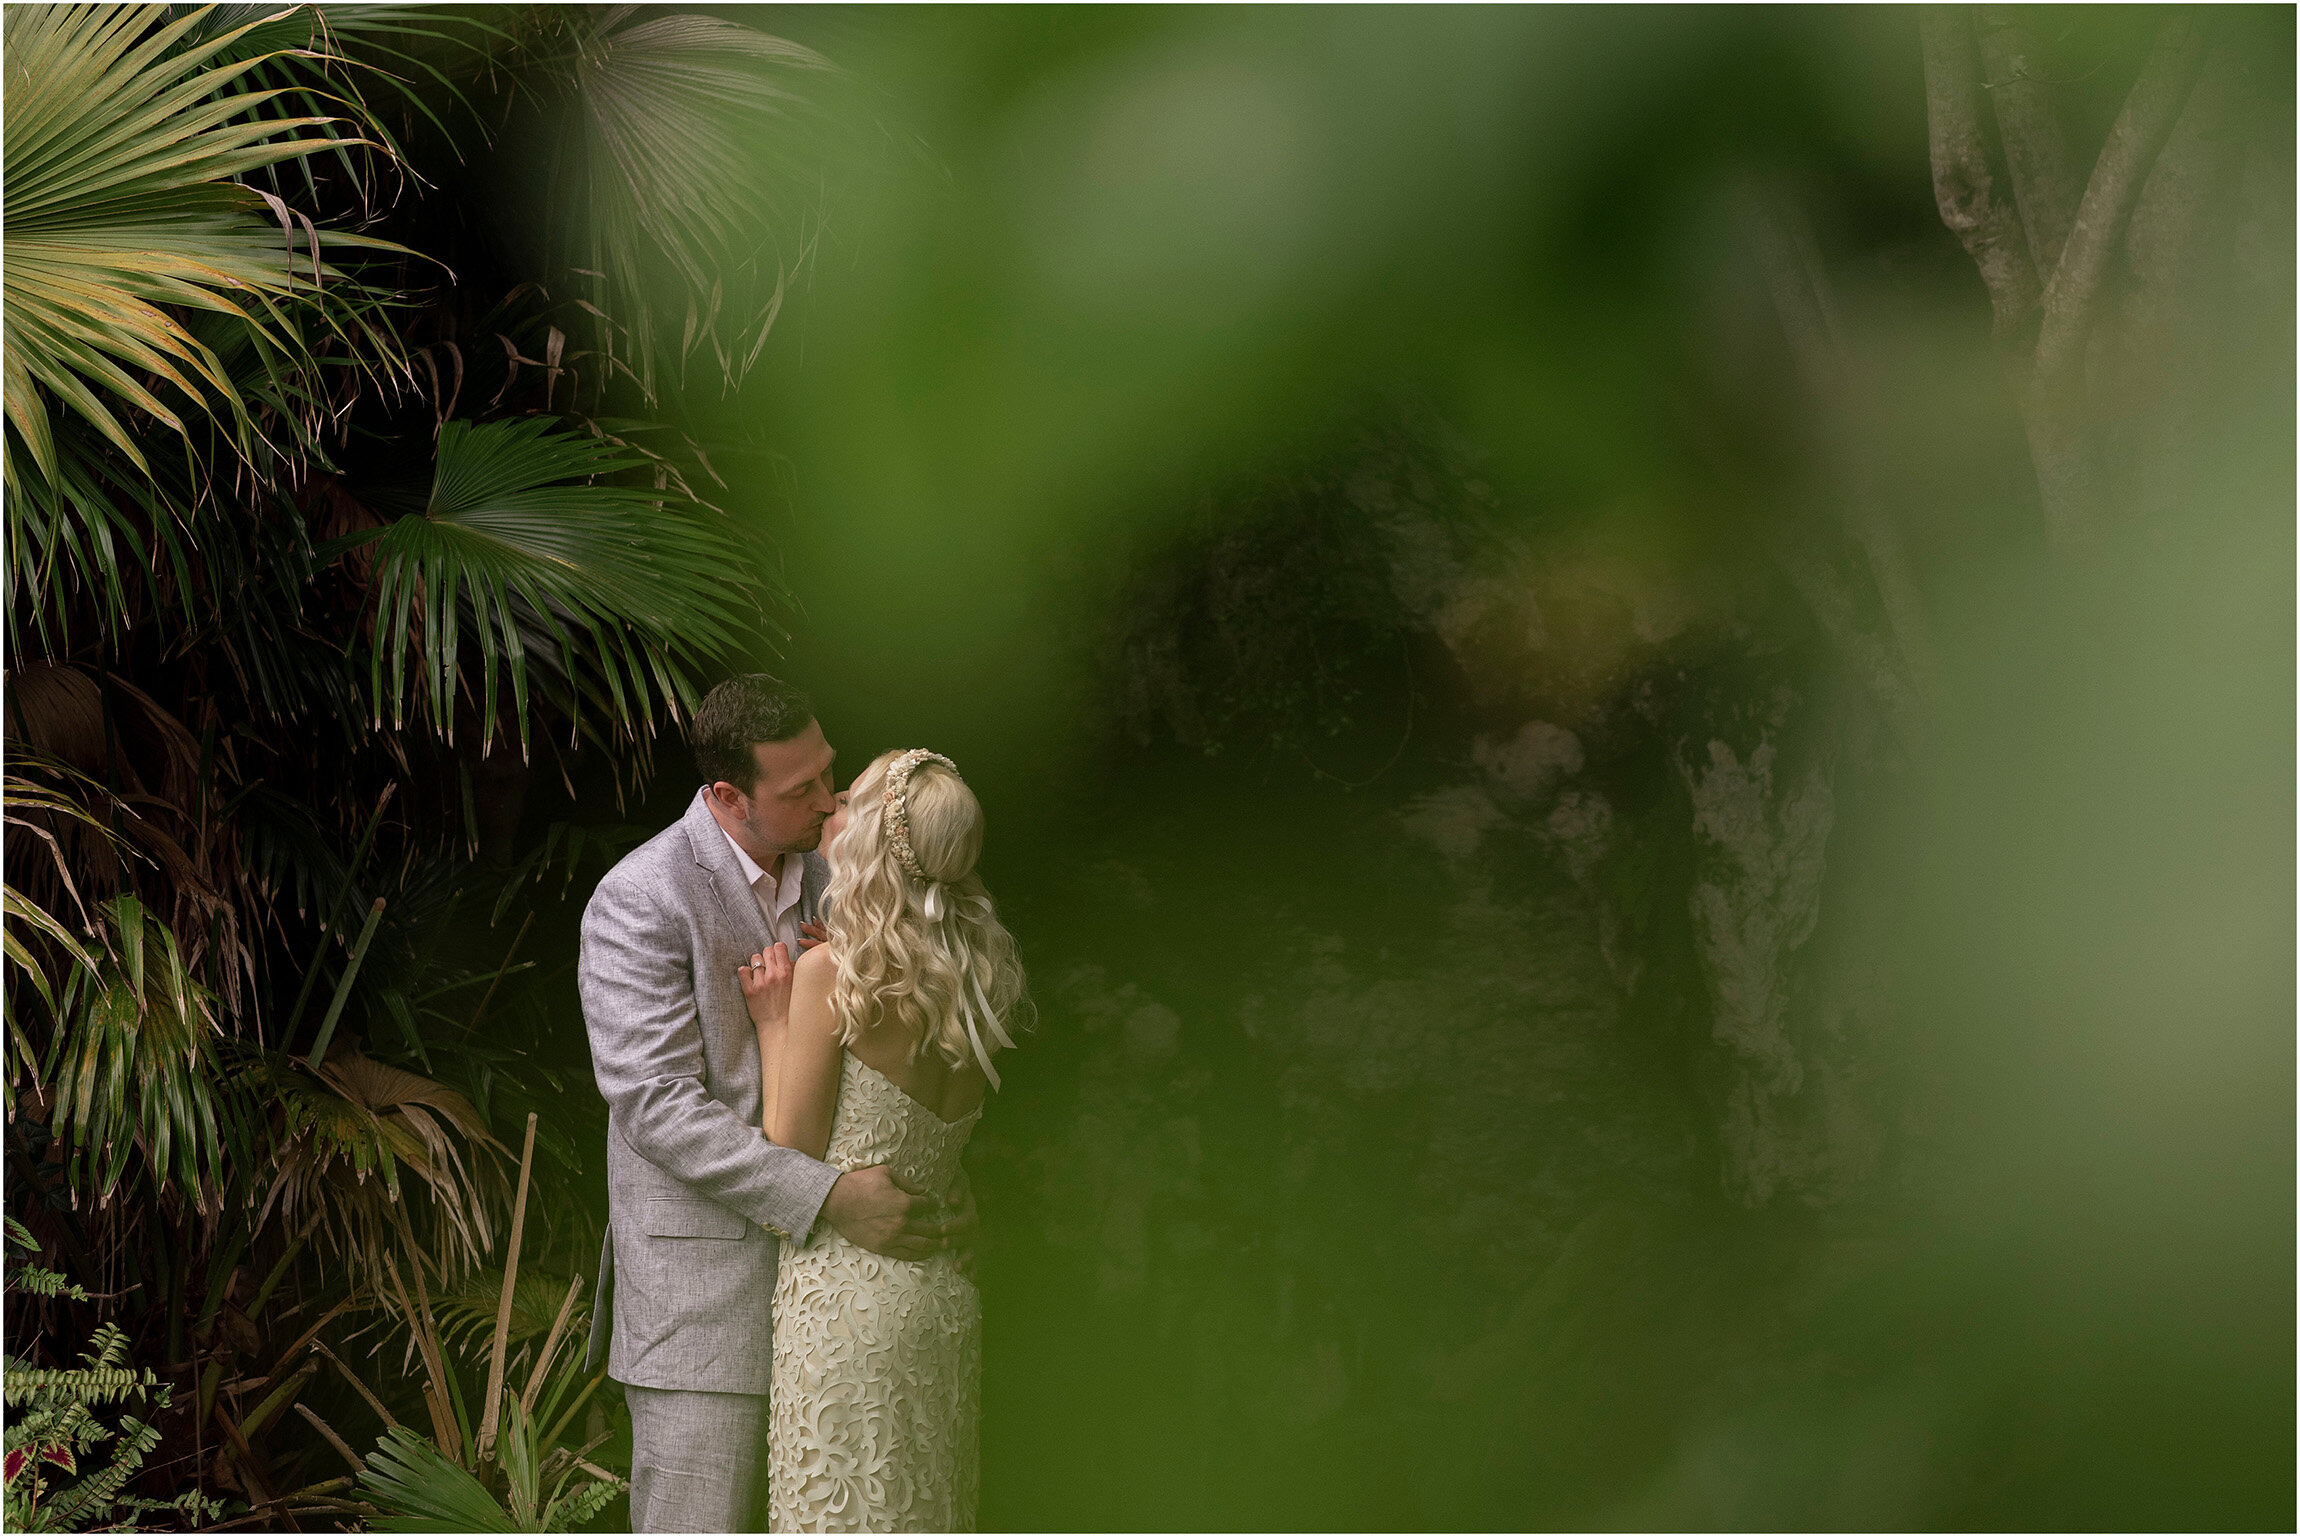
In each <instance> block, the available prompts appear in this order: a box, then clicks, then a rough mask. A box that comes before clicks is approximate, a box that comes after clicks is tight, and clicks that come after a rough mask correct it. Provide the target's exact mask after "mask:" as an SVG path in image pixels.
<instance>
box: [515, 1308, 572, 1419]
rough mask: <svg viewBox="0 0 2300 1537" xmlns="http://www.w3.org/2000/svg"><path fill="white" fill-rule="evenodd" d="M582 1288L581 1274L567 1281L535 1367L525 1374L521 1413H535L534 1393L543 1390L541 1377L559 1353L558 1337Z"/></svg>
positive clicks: (520, 1403)
mask: <svg viewBox="0 0 2300 1537" xmlns="http://www.w3.org/2000/svg"><path fill="white" fill-rule="evenodd" d="M582 1290H583V1278H582V1277H581V1276H576V1277H574V1278H573V1279H572V1280H570V1281H569V1282H568V1283H567V1296H566V1298H565V1300H563V1301H562V1302H561V1303H560V1304H559V1316H558V1317H557V1318H554V1319H552V1320H551V1332H550V1333H549V1334H547V1335H545V1336H544V1338H543V1350H542V1352H541V1354H539V1355H537V1356H536V1357H535V1369H534V1370H533V1371H531V1372H529V1373H528V1374H527V1391H525V1392H524V1393H521V1394H520V1395H519V1408H520V1410H521V1411H522V1412H523V1413H526V1414H528V1415H533V1414H534V1413H535V1398H536V1395H537V1394H539V1393H541V1392H542V1391H543V1379H544V1377H545V1376H546V1375H547V1374H548V1373H549V1372H550V1370H551V1361H552V1358H553V1357H554V1356H556V1355H558V1353H559V1338H560V1336H561V1335H563V1334H565V1333H566V1332H567V1320H568V1318H569V1317H571V1316H572V1315H573V1314H574V1312H575V1298H576V1296H577V1294H579V1293H580V1292H581V1291H582Z"/></svg>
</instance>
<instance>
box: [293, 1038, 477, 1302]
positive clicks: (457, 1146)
mask: <svg viewBox="0 0 2300 1537" xmlns="http://www.w3.org/2000/svg"><path fill="white" fill-rule="evenodd" d="M260 1071H261V1075H262V1092H263V1093H264V1094H265V1096H266V1098H267V1099H268V1100H269V1101H270V1102H271V1103H272V1104H274V1105H275V1106H276V1107H277V1113H278V1126H277V1130H276V1136H277V1143H276V1150H275V1157H274V1160H273V1169H274V1172H273V1176H272V1183H271V1187H270V1189H269V1190H268V1191H267V1192H265V1195H264V1202H263V1208H262V1211H261V1212H260V1213H259V1215H258V1217H257V1223H258V1225H259V1226H260V1225H261V1224H262V1223H263V1222H265V1221H268V1220H269V1219H270V1217H271V1216H272V1214H273V1213H274V1212H277V1213H278V1214H279V1215H280V1217H281V1219H282V1221H283V1222H284V1223H285V1224H286V1225H287V1226H288V1227H289V1228H291V1229H293V1230H295V1231H299V1232H300V1231H303V1230H305V1228H306V1227H307V1226H314V1228H315V1236H316V1237H317V1238H318V1239H319V1241H320V1242H321V1243H322V1245H323V1246H325V1247H326V1248H327V1249H329V1250H331V1251H332V1252H335V1253H337V1254H340V1255H342V1256H344V1257H345V1258H347V1259H349V1260H350V1261H351V1262H352V1263H353V1264H354V1265H356V1266H359V1267H360V1268H362V1269H363V1270H366V1271H370V1272H374V1273H377V1274H380V1266H381V1263H382V1258H383V1256H384V1255H385V1254H386V1253H387V1252H389V1250H390V1247H391V1243H392V1241H393V1237H394V1235H396V1234H398V1233H400V1232H401V1231H402V1230H403V1224H405V1223H406V1222H407V1221H408V1220H409V1218H408V1214H407V1207H406V1205H405V1204H404V1202H405V1196H406V1194H407V1193H408V1184H407V1181H406V1180H404V1179H403V1178H402V1176H403V1175H407V1174H412V1175H413V1176H415V1182H416V1188H419V1189H421V1190H422V1191H424V1192H425V1193H426V1194H427V1195H428V1197H429V1201H428V1205H429V1207H430V1212H431V1215H432V1218H433V1222H434V1227H435V1232H434V1233H433V1234H432V1236H431V1238H430V1240H429V1243H428V1248H429V1252H430V1253H431V1254H432V1255H433V1256H434V1257H435V1258H436V1259H437V1260H438V1262H439V1263H440V1266H441V1268H442V1269H443V1270H444V1271H446V1272H448V1273H450V1274H453V1273H457V1272H460V1271H461V1270H463V1269H465V1268H467V1267H469V1266H471V1265H474V1264H476V1263H477V1262H478V1260H479V1257H480V1255H481V1254H482V1253H483V1252H485V1251H486V1250H487V1249H488V1248H489V1247H491V1246H492V1244H493V1242H494V1236H493V1235H494V1228H495V1223H496V1220H497V1218H498V1216H499V1213H500V1209H501V1207H502V1206H503V1205H504V1204H505V1202H506V1198H507V1189H506V1181H505V1179H504V1175H503V1171H502V1167H501V1158H502V1155H503V1147H502V1144H500V1143H498V1142H497V1141H496V1140H495V1138H494V1137H493V1136H492V1135H490V1134H489V1132H488V1130H487V1126H486V1123H485V1122H484V1121H483V1120H482V1119H481V1118H480V1115H479V1112H478V1111H477V1110H476V1109H475V1108H473V1106H472V1104H471V1102H470V1101H469V1100H468V1099H466V1098H464V1097H463V1096H462V1095H461V1094H458V1093H456V1092H455V1091H454V1090H452V1089H449V1088H446V1087H444V1086H442V1085H440V1084H438V1083H435V1082H433V1081H432V1080H430V1079H428V1078H424V1077H421V1076H419V1075H417V1074H414V1073H408V1072H402V1071H400V1070H399V1069H398V1068H395V1067H388V1066H386V1065H384V1064H383V1063H380V1062H377V1061H374V1060H373V1059H371V1058H369V1057H367V1056H365V1055H364V1054H363V1053H362V1052H361V1051H360V1049H359V1043H358V1042H357V1041H356V1040H351V1039H339V1041H338V1043H337V1044H336V1047H335V1049H334V1050H333V1051H331V1052H329V1053H328V1059H327V1061H326V1063H325V1064H323V1065H322V1066H320V1068H319V1069H318V1074H317V1076H318V1079H319V1084H318V1085H316V1086H315V1085H314V1084H313V1083H312V1082H311V1080H310V1079H307V1078H305V1077H304V1076H303V1075H302V1074H301V1073H298V1072H296V1071H294V1070H292V1069H290V1068H287V1067H286V1066H285V1065H284V1064H281V1063H278V1062H276V1061H275V1062H267V1063H266V1064H265V1065H264V1066H263V1067H262V1068H261V1070H260ZM377 1289H378V1291H379V1292H380V1291H381V1290H382V1288H381V1287H380V1286H378V1288H377Z"/></svg>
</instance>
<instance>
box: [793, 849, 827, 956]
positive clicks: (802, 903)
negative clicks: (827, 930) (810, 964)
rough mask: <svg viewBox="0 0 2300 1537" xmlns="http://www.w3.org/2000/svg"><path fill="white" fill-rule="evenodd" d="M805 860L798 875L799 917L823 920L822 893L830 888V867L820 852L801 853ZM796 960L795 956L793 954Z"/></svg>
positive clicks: (817, 921)
mask: <svg viewBox="0 0 2300 1537" xmlns="http://www.w3.org/2000/svg"><path fill="white" fill-rule="evenodd" d="M799 857H800V858H801V859H803V860H804V861H806V863H805V865H804V867H803V869H804V872H805V873H804V874H802V875H801V876H800V877H799V917H800V919H801V920H802V921H804V922H807V923H820V922H822V921H823V893H824V892H826V891H828V890H829V889H830V884H831V867H830V863H829V861H827V860H825V859H824V858H823V856H822V855H820V854H802V855H800V856H799ZM792 959H794V960H796V959H797V957H796V956H793V957H792Z"/></svg>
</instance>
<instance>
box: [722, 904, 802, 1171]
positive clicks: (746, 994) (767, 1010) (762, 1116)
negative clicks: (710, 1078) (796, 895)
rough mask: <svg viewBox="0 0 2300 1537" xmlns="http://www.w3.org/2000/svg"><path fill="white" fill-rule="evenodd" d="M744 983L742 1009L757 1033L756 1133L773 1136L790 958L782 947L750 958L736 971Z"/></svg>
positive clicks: (788, 1012)
mask: <svg viewBox="0 0 2300 1537" xmlns="http://www.w3.org/2000/svg"><path fill="white" fill-rule="evenodd" d="M735 976H736V979H737V980H738V981H740V982H741V983H742V984H743V1008H744V1010H745V1011H746V1012H748V1013H749V1014H750V1016H751V1024H752V1026H753V1028H755V1029H756V1030H757V1031H758V1032H759V1130H760V1131H761V1132H764V1133H765V1134H766V1135H767V1136H768V1137H769V1138H770V1139H771V1138H772V1137H773V1136H774V1134H775V1095H776V1091H777V1088H778V1087H779V1083H778V1080H779V1079H780V1078H781V1070H782V1065H783V1037H784V1036H785V1035H786V1034H788V1033H789V1028H790V1015H791V958H790V955H789V952H787V951H785V950H784V949H783V947H782V946H781V945H779V944H778V945H775V946H773V947H772V948H770V949H767V950H764V951H761V952H760V953H759V954H757V955H754V956H752V957H751V963H750V964H749V965H748V966H738V967H736V968H735Z"/></svg>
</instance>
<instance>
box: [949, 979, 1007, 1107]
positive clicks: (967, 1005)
mask: <svg viewBox="0 0 2300 1537" xmlns="http://www.w3.org/2000/svg"><path fill="white" fill-rule="evenodd" d="M966 981H967V985H968V986H969V987H971V988H972V989H973V990H974V996H973V998H972V999H971V1000H969V1001H962V1002H961V1004H960V1010H961V1013H960V1019H961V1020H962V1022H963V1023H964V1024H965V1026H966V1040H967V1044H968V1045H970V1046H972V1047H973V1048H974V1060H975V1061H977V1062H979V1063H981V1064H982V1076H983V1077H985V1078H987V1079H989V1080H990V1086H991V1087H992V1088H993V1089H995V1088H997V1087H998V1069H997V1068H995V1067H992V1066H991V1065H990V1053H989V1052H987V1051H985V1050H983V1048H982V1034H981V1032H980V1031H978V1030H977V1029H975V1025H974V1022H975V1018H976V1016H977V1015H978V1014H979V1015H980V1017H981V1019H982V1022H983V1023H984V1024H986V1025H988V1026H989V1027H990V1038H991V1039H992V1040H994V1041H996V1042H998V1044H999V1046H1000V1048H1001V1049H1003V1050H1006V1051H1012V1050H1013V1049H1014V1040H1013V1038H1012V1037H1011V1036H1009V1035H1008V1034H1007V1033H1006V1031H1005V1029H1004V1027H1002V1026H1001V1025H1000V1024H999V1022H998V1011H997V1010H996V1009H993V1008H992V1007H991V1006H990V999H989V998H987V997H986V996H984V994H983V991H982V981H981V979H980V978H978V977H976V976H975V975H974V973H973V972H971V971H969V972H968V973H967V977H966Z"/></svg>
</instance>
